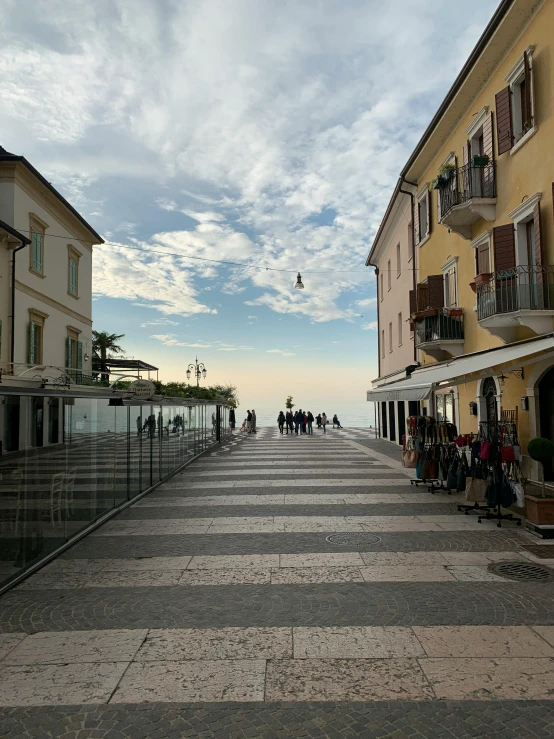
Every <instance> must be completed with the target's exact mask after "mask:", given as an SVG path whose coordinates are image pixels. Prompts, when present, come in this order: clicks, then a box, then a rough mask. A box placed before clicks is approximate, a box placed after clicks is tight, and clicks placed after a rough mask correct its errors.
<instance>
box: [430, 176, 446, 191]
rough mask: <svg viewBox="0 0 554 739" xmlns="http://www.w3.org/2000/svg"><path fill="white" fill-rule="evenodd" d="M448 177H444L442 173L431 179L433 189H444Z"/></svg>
mask: <svg viewBox="0 0 554 739" xmlns="http://www.w3.org/2000/svg"><path fill="white" fill-rule="evenodd" d="M449 179H450V178H448V177H445V176H444V175H442V174H440V175H439V176H438V177H437V179H436V180H433V183H432V185H433V190H444V189H445V188H446V187H448V180H449Z"/></svg>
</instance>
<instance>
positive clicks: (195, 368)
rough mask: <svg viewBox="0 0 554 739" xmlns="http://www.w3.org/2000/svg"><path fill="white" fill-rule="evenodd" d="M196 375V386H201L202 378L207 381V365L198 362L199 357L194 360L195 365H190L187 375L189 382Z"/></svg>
mask: <svg viewBox="0 0 554 739" xmlns="http://www.w3.org/2000/svg"><path fill="white" fill-rule="evenodd" d="M193 373H194V375H195V376H196V385H197V386H198V385H200V377H201V376H202V377H203V378H204V379H206V375H207V374H208V371H207V369H206V367H205V365H204V364H203V363H202V362H199V361H198V357H196V359H195V360H194V364H189V366H188V369H187V372H186V375H187V380H190V377H191V375H192V374H193Z"/></svg>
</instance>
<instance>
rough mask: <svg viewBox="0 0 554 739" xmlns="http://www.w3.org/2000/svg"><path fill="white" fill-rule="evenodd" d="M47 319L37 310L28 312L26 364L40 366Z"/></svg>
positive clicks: (44, 314)
mask: <svg viewBox="0 0 554 739" xmlns="http://www.w3.org/2000/svg"><path fill="white" fill-rule="evenodd" d="M47 318H48V316H47V314H46V313H42V312H41V311H39V310H35V309H34V308H33V309H30V310H29V327H28V339H27V362H28V363H29V364H30V365H31V366H33V365H35V364H42V361H43V345H44V323H45V321H46V319H47Z"/></svg>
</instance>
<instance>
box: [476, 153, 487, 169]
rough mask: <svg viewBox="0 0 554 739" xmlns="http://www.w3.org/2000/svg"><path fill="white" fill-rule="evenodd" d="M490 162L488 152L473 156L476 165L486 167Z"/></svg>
mask: <svg viewBox="0 0 554 739" xmlns="http://www.w3.org/2000/svg"><path fill="white" fill-rule="evenodd" d="M488 163H489V158H488V156H487V155H486V154H483V155H479V156H474V157H473V166H474V167H486V166H487V164H488Z"/></svg>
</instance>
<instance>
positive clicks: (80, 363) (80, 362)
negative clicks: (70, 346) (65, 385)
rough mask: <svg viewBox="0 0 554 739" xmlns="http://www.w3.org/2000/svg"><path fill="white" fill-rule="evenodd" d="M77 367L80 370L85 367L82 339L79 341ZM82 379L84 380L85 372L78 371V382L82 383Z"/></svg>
mask: <svg viewBox="0 0 554 739" xmlns="http://www.w3.org/2000/svg"><path fill="white" fill-rule="evenodd" d="M77 369H78V370H82V369H83V342H82V341H78V342H77ZM82 381H83V373H82V372H77V375H76V382H77V383H79V384H81V383H82Z"/></svg>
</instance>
